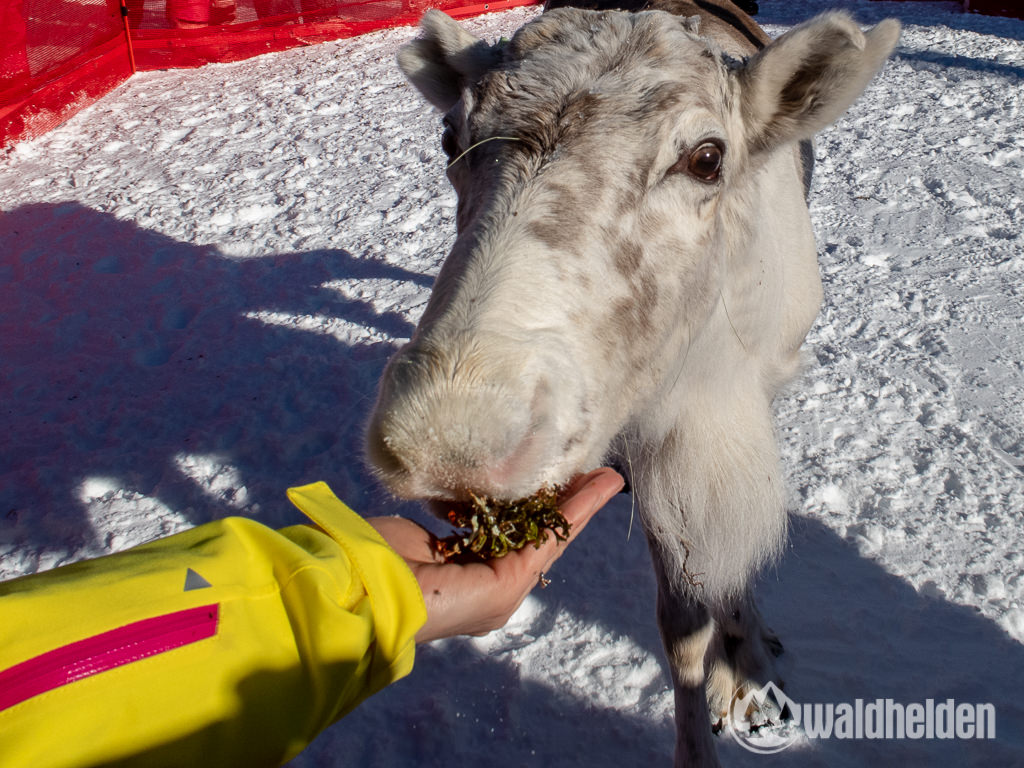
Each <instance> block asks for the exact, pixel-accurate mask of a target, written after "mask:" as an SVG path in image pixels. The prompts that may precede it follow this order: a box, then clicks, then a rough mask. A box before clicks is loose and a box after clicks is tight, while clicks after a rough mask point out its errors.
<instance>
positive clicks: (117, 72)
mask: <svg viewBox="0 0 1024 768" xmlns="http://www.w3.org/2000/svg"><path fill="white" fill-rule="evenodd" d="M534 2H537V0H489V1H488V2H479V0H126V7H125V8H124V15H122V6H121V0H0V149H3V148H6V147H10V146H11V145H12V144H13V143H14V142H15V141H18V140H22V139H26V138H31V137H33V136H37V135H39V134H41V133H43V132H45V131H47V130H49V129H51V128H53V127H54V126H56V125H58V124H59V123H61V122H63V121H64V120H66V119H67V118H69V117H70V116H71V115H72V114H74V113H75V112H77V111H78V110H79V109H81V108H82V107H85V106H87V105H89V104H90V103H92V102H93V101H95V100H96V99H97V98H99V97H100V96H102V95H103V94H104V93H106V92H108V91H110V90H111V89H112V88H114V87H115V86H117V85H118V84H119V83H121V82H122V81H123V80H125V79H126V78H128V77H129V76H130V75H131V73H132V72H134V71H135V70H136V69H164V68H168V67H196V66H200V65H202V64H208V63H211V62H223V61H236V60H239V59H245V58H248V57H250V56H255V55H257V54H260V53H269V52H271V51H281V50H284V49H286V48H293V47H296V46H300V45H310V44H312V43H318V42H323V41H325V40H336V39H338V38H342V37H350V36H352V35H358V34H362V33H364V32H370V31H373V30H376V29H382V28H384V27H394V26H401V25H405V24H415V23H416V22H417V21H418V20H419V17H420V16H422V15H423V12H424V11H425V10H426V9H427V8H440V9H442V10H444V11H445V12H447V13H449V14H450V15H452V16H455V17H465V16H474V15H478V14H481V13H485V12H487V11H496V10H500V9H503V8H511V7H513V6H518V5H532V4H533V3H534ZM129 42H130V45H129Z"/></svg>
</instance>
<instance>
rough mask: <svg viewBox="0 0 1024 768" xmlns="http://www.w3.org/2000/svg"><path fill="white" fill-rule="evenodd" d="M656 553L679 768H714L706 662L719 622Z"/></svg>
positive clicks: (654, 549)
mask: <svg viewBox="0 0 1024 768" xmlns="http://www.w3.org/2000/svg"><path fill="white" fill-rule="evenodd" d="M652 544H653V542H652ZM658 549H659V548H658V547H657V546H653V545H652V547H651V551H652V554H653V556H654V557H653V559H654V563H655V572H656V574H657V577H658V626H659V628H660V629H661V640H662V643H664V645H665V652H666V653H667V655H668V660H669V666H670V668H671V671H672V685H673V687H674V688H675V702H676V755H675V765H676V768H683V766H686V768H705V767H708V768H714V767H715V766H718V765H719V762H718V756H717V754H716V751H715V743H714V739H713V736H712V733H711V728H710V727H709V723H708V700H707V695H706V693H705V679H706V675H705V657H706V655H707V652H708V648H709V646H710V644H711V641H712V638H713V636H714V635H715V622H714V620H713V619H712V618H711V614H710V612H709V611H708V608H707V606H705V605H704V604H703V603H702V602H701V601H700V600H698V599H697V598H696V597H695V596H694V594H693V587H692V586H691V585H689V584H675V583H672V582H671V581H670V580H669V578H667V576H666V572H665V571H666V569H665V567H664V565H663V563H662V561H661V558H660V556H659V555H660V553H659V552H658Z"/></svg>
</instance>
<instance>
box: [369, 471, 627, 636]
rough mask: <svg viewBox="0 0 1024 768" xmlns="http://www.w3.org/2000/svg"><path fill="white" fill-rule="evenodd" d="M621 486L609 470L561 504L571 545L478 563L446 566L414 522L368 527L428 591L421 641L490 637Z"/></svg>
mask: <svg viewBox="0 0 1024 768" xmlns="http://www.w3.org/2000/svg"><path fill="white" fill-rule="evenodd" d="M622 485H623V481H622V477H620V476H619V474H618V473H617V472H616V471H615V470H613V469H608V468H607V467H606V468H602V469H597V470H595V471H593V472H590V473H589V474H586V475H583V476H582V477H579V478H577V479H576V480H575V481H574V482H573V483H572V484H571V485H570V486H569V490H568V492H567V495H566V497H565V500H564V501H563V502H562V503H561V505H560V509H561V511H562V514H564V515H565V518H566V520H568V521H569V524H570V526H571V531H570V533H569V538H568V540H567V541H557V540H556V539H555V536H553V535H550V534H549V535H548V537H547V541H545V542H544V543H543V544H541V545H540V547H539V548H535V547H533V546H527V547H523V549H520V550H518V551H516V552H511V553H509V554H508V555H505V556H504V557H502V558H498V559H496V560H486V561H484V562H479V563H446V562H444V559H443V558H442V557H441V555H440V554H439V553H438V551H437V548H436V547H435V546H434V542H435V536H434V535H433V534H431V533H430V532H429V531H427V530H426V529H425V528H423V527H422V526H420V525H418V524H417V523H414V522H413V521H412V520H409V519H407V518H404V517H371V518H369V519H368V520H367V522H369V523H370V525H372V526H373V527H374V528H376V529H377V532H378V533H380V535H381V536H383V537H384V539H385V540H386V541H387V542H388V544H390V545H391V548H392V549H394V550H395V552H397V553H398V554H399V555H401V556H402V558H403V559H404V560H405V561H406V563H408V565H409V568H410V569H411V570H412V572H413V575H414V576H415V577H416V580H417V581H418V582H419V585H420V590H421V591H422V592H423V600H424V602H425V603H426V605H427V623H426V624H424V625H423V627H422V628H421V629H420V631H419V632H417V633H416V642H418V643H424V642H428V641H430V640H437V639H438V638H442V637H453V636H455V635H485V634H487V633H488V632H490V631H492V630H495V629H498V628H499V627H503V626H505V623H506V622H507V621H508V620H509V617H510V616H511V615H512V614H513V613H515V610H516V609H517V608H518V607H519V605H520V604H521V603H522V602H523V600H525V599H526V596H527V595H528V594H529V593H530V590H532V589H533V588H534V587H535V586H536V585H537V583H538V581H539V580H540V576H541V574H542V573H544V572H545V571H547V570H548V569H549V568H550V567H551V565H552V564H553V563H554V562H555V560H557V559H558V558H559V557H560V556H561V554H562V552H564V551H565V548H566V547H567V546H568V545H569V544H570V543H571V542H572V541H573V539H575V538H576V537H577V536H578V535H579V533H580V531H582V530H583V529H584V528H585V527H586V525H587V523H588V522H589V521H590V518H591V517H593V516H594V513H595V512H597V510H599V509H600V508H601V507H603V506H604V505H605V504H606V503H607V502H608V500H609V499H611V498H612V496H614V495H615V494H616V493H618V492H619V490H621V488H622Z"/></svg>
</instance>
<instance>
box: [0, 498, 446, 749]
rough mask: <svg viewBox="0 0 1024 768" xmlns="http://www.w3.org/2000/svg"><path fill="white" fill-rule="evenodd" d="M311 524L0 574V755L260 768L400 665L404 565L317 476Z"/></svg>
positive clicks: (419, 603)
mask: <svg viewBox="0 0 1024 768" xmlns="http://www.w3.org/2000/svg"><path fill="white" fill-rule="evenodd" d="M288 496H289V498H290V499H291V500H292V502H293V503H294V504H295V505H296V506H297V507H298V508H299V509H301V510H302V511H303V512H304V513H305V514H306V515H308V516H309V517H310V518H311V519H312V520H313V521H314V522H315V523H316V524H317V525H318V526H319V528H314V527H311V526H305V525H297V526H293V527H290V528H284V529H282V530H280V531H274V530H271V529H270V528H267V527H265V526H263V525H261V524H259V523H257V522H255V521H252V520H247V519H243V518H227V519H224V520H218V521H216V522H212V523H208V524H206V525H202V526H199V527H197V528H194V529H192V530H189V531H185V532H183V533H180V534H177V535H174V536H170V537H167V538H165V539H160V540H158V541H154V542H151V543H149V544H145V545H143V546H140V547H136V548H134V549H131V550H127V551H125V552H120V553H118V554H115V555H109V556H107V557H101V558H97V559H95V560H88V561H84V562H80V563H75V564H74V565H69V566H65V567H62V568H57V569H54V570H52V571H47V572H45V573H41V574H36V575H32V576H26V577H22V578H19V579H14V580H12V581H8V582H3V583H0V765H3V766H4V768H65V767H66V768H70V767H72V766H74V767H75V768H88V767H89V766H100V765H103V766H190V767H193V766H196V767H198V766H217V768H226V767H227V766H245V768H252V767H254V766H276V765H280V764H281V763H283V762H286V761H287V760H289V759H291V758H292V757H294V756H295V755H297V754H298V753H299V752H300V751H302V749H303V748H304V747H305V746H306V745H307V744H308V743H309V742H310V741H311V740H312V739H313V738H314V737H315V736H316V735H317V734H318V733H319V732H320V731H321V730H323V729H324V728H325V727H327V726H328V725H330V724H331V723H332V722H334V721H335V720H337V719H338V718H340V717H341V716H343V715H344V714H346V713H347V712H349V711H350V710H351V709H352V708H353V707H355V706H356V705H357V704H358V703H359V702H360V701H362V700H363V699H364V698H366V697H367V696H369V695H370V694H372V693H374V692H376V691H378V690H380V689H381V688H383V687H384V686H386V685H388V684H389V683H391V682H393V681H395V680H397V679H399V678H400V677H402V676H404V675H406V674H408V672H409V671H410V670H411V669H412V663H413V655H414V652H415V646H414V637H415V634H416V632H417V630H418V629H419V628H420V627H421V626H422V625H423V623H424V622H425V621H426V611H425V609H424V606H423V598H422V596H421V594H420V591H419V587H418V586H417V583H416V580H415V578H414V577H413V575H412V573H411V572H410V571H409V569H408V567H407V566H406V565H405V562H404V561H403V560H402V559H401V558H400V557H399V556H398V555H397V554H395V553H394V552H393V551H392V550H391V548H390V547H388V545H387V544H386V543H385V541H384V540H383V539H382V538H381V537H380V536H379V535H378V534H377V532H376V531H375V530H374V529H373V528H372V527H371V526H370V525H369V524H368V523H367V522H366V521H365V520H363V519H362V518H360V517H359V516H358V515H356V514H355V513H354V512H352V511H351V510H350V509H349V508H348V507H346V506H345V505H344V504H343V503H342V502H341V501H339V500H338V499H337V498H336V497H335V496H334V494H333V493H332V492H331V490H330V489H329V488H328V487H327V486H326V485H325V484H324V483H314V484H313V485H307V486H304V487H301V488H293V489H290V490H289V491H288Z"/></svg>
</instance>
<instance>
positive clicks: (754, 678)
mask: <svg viewBox="0 0 1024 768" xmlns="http://www.w3.org/2000/svg"><path fill="white" fill-rule="evenodd" d="M713 616H714V621H715V624H716V626H717V628H718V632H717V633H716V636H715V638H714V639H713V641H712V644H711V647H710V648H709V649H708V703H709V704H710V707H711V712H712V715H713V716H715V717H716V719H722V718H724V717H725V716H726V710H727V709H728V708H729V705H730V702H731V700H732V697H733V695H734V694H736V693H737V691H739V692H740V694H741V695H743V694H745V693H746V692H747V691H749V690H751V689H758V688H761V687H763V686H764V685H765V684H766V683H768V682H769V681H772V682H774V683H775V684H776V685H777V686H778V687H779V688H782V687H783V685H784V684H783V681H782V680H781V679H780V678H779V676H778V674H777V673H776V669H775V657H777V656H779V655H780V654H781V653H782V643H781V642H779V638H778V637H776V635H775V633H773V632H772V631H771V630H770V629H768V627H766V626H765V624H764V619H762V618H761V613H760V611H758V610H757V606H756V605H755V604H754V597H753V594H752V593H751V591H750V590H749V589H748V590H747V591H746V593H745V594H743V595H742V596H741V597H738V598H735V599H733V600H730V601H728V602H726V603H725V604H724V605H722V606H721V607H719V608H717V609H716V610H714V611H713ZM778 714H779V713H778V712H764V713H761V719H762V720H763V719H770V718H772V717H774V716H776V715H778Z"/></svg>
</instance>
